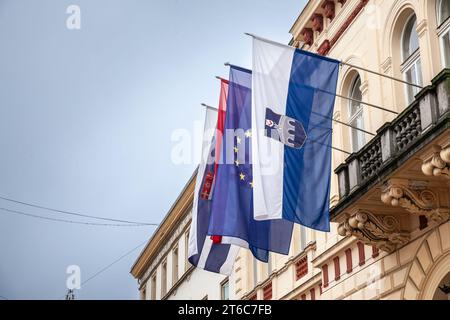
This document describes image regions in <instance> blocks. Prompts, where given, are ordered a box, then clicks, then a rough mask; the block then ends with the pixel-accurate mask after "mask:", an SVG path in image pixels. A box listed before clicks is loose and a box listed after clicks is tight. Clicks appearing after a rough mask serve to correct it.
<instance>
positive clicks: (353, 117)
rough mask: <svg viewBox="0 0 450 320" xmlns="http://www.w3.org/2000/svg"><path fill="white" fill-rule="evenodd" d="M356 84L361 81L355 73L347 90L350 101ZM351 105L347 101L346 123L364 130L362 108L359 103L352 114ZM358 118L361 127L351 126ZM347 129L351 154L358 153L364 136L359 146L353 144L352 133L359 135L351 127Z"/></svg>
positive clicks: (363, 136) (350, 101)
mask: <svg viewBox="0 0 450 320" xmlns="http://www.w3.org/2000/svg"><path fill="white" fill-rule="evenodd" d="M358 82H359V83H361V84H362V79H361V76H360V75H359V73H357V74H356V75H355V76H354V77H353V79H352V81H351V85H350V90H349V96H350V98H352V99H353V93H354V92H355V88H356V85H357V83H358ZM358 90H360V91H361V89H360V88H358ZM361 96H362V92H361ZM352 103H355V101H352V100H349V102H348V104H347V112H348V117H347V118H348V121H347V123H348V124H349V125H352V126H354V127H357V128H359V129H364V108H363V106H362V104H361V103H360V104H359V106H358V109H357V110H356V112H355V113H353V114H352V107H353V105H352ZM359 118H361V119H362V123H363V126H362V127H359V126H357V125H353V123H355V121H357V119H359ZM349 129H350V143H351V149H352V151H353V152H358V151H359V150H361V148H362V147H364V145H365V144H366V136H365V135H364V134H362V135H361V136H362V138H363V139H362V141H361V145H359V143H358V142H356V143H355V141H354V139H353V132H354V131H356V132H357V134H359V131H358V130H356V129H353V128H351V127H349Z"/></svg>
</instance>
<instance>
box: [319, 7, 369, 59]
mask: <svg viewBox="0 0 450 320" xmlns="http://www.w3.org/2000/svg"><path fill="white" fill-rule="evenodd" d="M344 3H345V1H344V2H343V3H342V5H343V4H344ZM367 3H369V0H360V2H359V4H358V5H357V6H356V8H355V9H354V10H353V11H352V13H351V14H350V16H349V17H348V18H347V20H345V22H344V23H343V24H342V26H341V27H340V28H339V30H338V31H337V33H336V34H335V35H334V37H333V38H332V39H331V40H325V41H324V42H323V43H322V45H321V46H320V48H319V50H318V52H319V54H321V55H327V54H328V52H329V51H330V50H331V48H332V47H333V46H334V45H335V44H336V42H338V40H339V39H340V38H341V36H342V35H343V34H344V32H345V31H346V30H347V29H348V27H349V26H350V25H351V24H352V22H353V21H354V20H355V19H356V17H357V16H358V14H359V13H360V12H361V11H362V9H364V7H365V6H366V5H367ZM325 43H327V44H325ZM321 49H322V50H321Z"/></svg>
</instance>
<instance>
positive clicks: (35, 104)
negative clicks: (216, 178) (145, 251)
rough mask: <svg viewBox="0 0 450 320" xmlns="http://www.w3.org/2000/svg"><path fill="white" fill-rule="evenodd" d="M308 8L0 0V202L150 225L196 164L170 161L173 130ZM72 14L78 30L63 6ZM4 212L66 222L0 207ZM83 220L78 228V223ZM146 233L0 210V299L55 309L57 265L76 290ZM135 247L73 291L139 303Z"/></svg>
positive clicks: (294, 2) (198, 117)
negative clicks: (260, 40)
mask: <svg viewBox="0 0 450 320" xmlns="http://www.w3.org/2000/svg"><path fill="white" fill-rule="evenodd" d="M304 3H305V1H304V0H283V1H274V0H232V1H218V0H184V1H181V0H158V1H157V0H96V1H92V0H71V1H66V0H40V1H33V0H28V1H26V0H0V196H4V197H9V198H13V199H18V200H21V201H25V202H31V203H36V204H40V205H43V206H49V207H53V208H58V209H63V210H70V211H76V212H81V213H85V214H90V215H97V216H104V217H109V218H116V219H128V220H139V221H149V222H159V221H161V219H162V218H163V217H164V215H165V214H166V212H167V210H168V209H169V207H170V206H171V205H172V203H173V201H174V200H175V198H176V197H177V196H178V193H179V192H180V191H181V189H182V187H183V186H184V184H185V182H186V181H187V179H188V178H189V177H190V176H191V174H192V171H193V170H194V168H195V164H194V163H191V164H188V165H178V166H177V165H174V164H173V163H172V162H171V158H170V154H171V147H172V145H173V144H172V143H171V140H170V138H171V133H172V132H173V131H174V130H176V129H179V128H185V129H187V130H192V129H193V126H194V123H195V122H196V121H202V118H203V114H204V113H203V112H204V110H202V108H201V107H200V106H199V104H200V103H201V102H205V103H208V104H211V105H216V104H217V100H218V93H219V91H218V89H219V83H218V82H217V80H215V79H214V76H215V75H221V76H227V69H226V68H225V67H224V66H223V63H224V62H225V61H229V62H231V63H233V64H237V65H242V66H244V67H250V64H251V41H250V39H249V38H248V37H246V36H244V35H243V32H253V33H256V34H258V35H261V36H265V37H268V38H272V39H275V40H278V41H281V42H287V41H289V39H290V35H289V34H288V31H289V28H290V27H291V25H292V23H293V21H294V20H295V18H296V17H297V15H298V13H299V12H300V11H301V9H302V7H303V6H304ZM70 4H76V5H79V6H80V8H81V30H68V29H67V28H66V19H67V17H68V15H67V14H66V8H67V7H68V6H69V5H70ZM0 207H7V208H10V209H14V210H21V211H24V212H27V213H32V214H39V215H45V216H48V217H54V218H66V219H74V217H70V216H62V215H59V214H56V213H49V212H46V211H45V210H38V209H36V208H29V207H25V206H21V205H18V204H13V203H9V202H6V201H1V200H0ZM82 220H83V221H85V220H86V219H82ZM154 229H155V228H154V227H139V228H113V227H98V226H86V225H70V224H64V223H57V222H50V221H44V220H36V219H34V218H30V217H23V216H15V215H10V214H7V213H5V212H2V211H1V210H0V296H4V297H7V298H9V299H55V298H58V297H63V296H64V294H65V292H66V278H67V275H66V267H67V266H68V265H72V264H76V265H79V266H80V267H81V276H82V280H86V279H87V278H88V277H90V276H91V275H93V274H94V273H95V272H97V271H98V270H99V269H101V268H102V267H104V266H106V265H107V264H109V263H110V262H111V261H113V260H115V259H116V258H118V257H119V256H120V255H122V254H123V253H125V252H126V251H128V250H130V249H131V248H133V247H135V246H136V245H137V244H139V243H141V242H142V241H144V240H146V239H148V238H149V237H150V236H151V234H152V232H153V230H154ZM138 253H139V250H138V251H136V252H135V253H134V254H132V255H130V256H128V257H127V258H125V259H123V260H122V261H121V262H119V263H118V264H116V265H115V266H113V267H112V268H111V269H109V270H108V271H106V272H104V273H102V274H101V275H99V276H98V277H97V278H95V279H93V280H92V281H90V282H89V283H88V284H86V285H85V286H83V287H82V289H81V290H80V291H77V292H76V296H77V298H81V299H136V298H137V297H138V292H137V285H136V281H135V280H134V279H133V278H132V277H131V275H130V274H129V270H130V267H131V265H132V263H133V261H134V260H135V258H136V257H137V255H138Z"/></svg>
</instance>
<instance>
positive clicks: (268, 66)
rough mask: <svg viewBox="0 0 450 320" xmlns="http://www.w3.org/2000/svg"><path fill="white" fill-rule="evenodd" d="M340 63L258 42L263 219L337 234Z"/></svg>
mask: <svg viewBox="0 0 450 320" xmlns="http://www.w3.org/2000/svg"><path fill="white" fill-rule="evenodd" d="M338 71H339V61H337V60H333V59H329V58H326V57H323V56H319V55H316V54H313V53H310V52H306V51H302V50H299V49H295V48H293V47H289V46H286V45H282V44H277V43H273V42H270V41H267V40H263V39H260V38H257V37H254V38H253V77H252V88H253V90H252V133H253V141H252V142H253V143H252V156H253V159H252V160H253V202H254V217H255V219H256V220H273V219H286V220H289V221H293V222H295V223H299V224H302V225H304V226H307V227H310V228H313V229H316V230H320V231H329V229H330V222H329V197H330V179H331V136H332V117H333V108H334V101H335V94H336V85H337V79H338Z"/></svg>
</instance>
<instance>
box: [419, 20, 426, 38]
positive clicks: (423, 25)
mask: <svg viewBox="0 0 450 320" xmlns="http://www.w3.org/2000/svg"><path fill="white" fill-rule="evenodd" d="M427 30H428V22H427V20H426V19H423V20H421V21H420V22H419V23H418V24H417V27H416V31H417V35H418V36H419V38H422V36H423V35H424V34H425V32H426V31H427Z"/></svg>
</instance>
